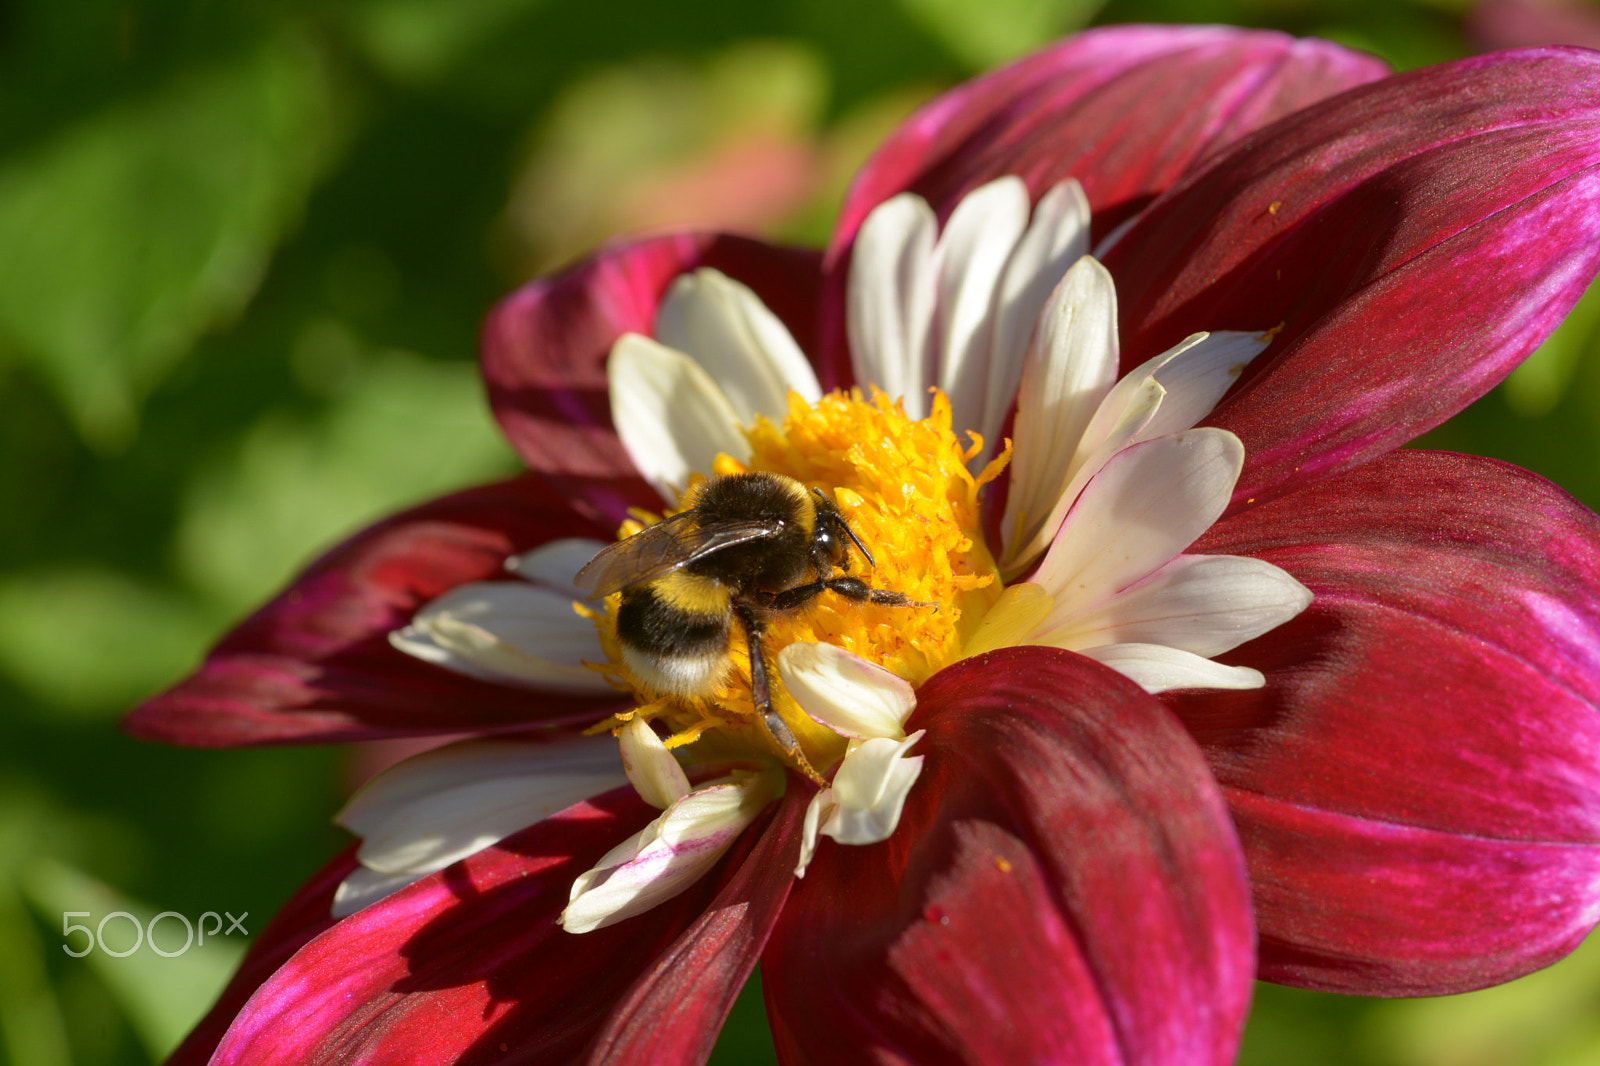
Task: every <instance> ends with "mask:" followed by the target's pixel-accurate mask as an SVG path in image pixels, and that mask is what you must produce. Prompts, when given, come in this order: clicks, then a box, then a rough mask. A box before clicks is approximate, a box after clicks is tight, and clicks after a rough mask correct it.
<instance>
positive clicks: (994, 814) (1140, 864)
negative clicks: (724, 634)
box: [762, 648, 1253, 1066]
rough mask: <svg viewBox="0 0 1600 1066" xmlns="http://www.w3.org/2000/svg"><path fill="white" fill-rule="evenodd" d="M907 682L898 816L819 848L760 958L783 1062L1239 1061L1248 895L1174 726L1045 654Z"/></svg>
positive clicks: (1099, 678) (994, 659) (1220, 818)
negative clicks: (857, 843)
mask: <svg viewBox="0 0 1600 1066" xmlns="http://www.w3.org/2000/svg"><path fill="white" fill-rule="evenodd" d="M918 696H919V706H918V710H917V712H916V713H915V714H913V715H912V718H911V721H910V723H909V725H911V726H912V727H915V728H925V729H926V730H927V734H926V735H925V736H924V737H923V738H922V740H921V741H920V742H919V743H918V746H917V751H918V752H919V753H920V755H921V756H922V757H923V758H924V759H925V762H924V764H923V770H922V775H921V777H920V778H919V780H918V781H917V783H916V785H915V786H914V787H913V788H912V789H911V791H910V794H909V796H908V797H907V799H906V805H905V808H904V811H903V812H902V815H901V820H900V825H899V828H898V829H897V830H896V832H895V833H894V835H893V836H891V837H890V838H889V839H888V840H886V841H885V842H883V843H881V844H875V845H868V846H864V847H843V846H840V845H837V844H835V843H834V842H832V841H828V840H824V841H822V842H821V844H820V845H819V846H818V848H817V852H816V855H815V857H814V859H813V861H812V864H811V867H810V869H809V871H808V872H807V874H806V877H805V879H804V880H803V881H800V882H798V883H797V885H796V886H795V889H794V891H793V893H792V895H791V897H790V901H789V905H788V907H787V908H786V909H785V911H784V914H783V917H782V919H781V920H780V921H779V923H778V926H777V928H776V929H775V930H774V933H773V940H772V944H771V945H770V947H769V948H768V950H767V953H766V955H765V956H764V957H763V960H762V973H763V977H764V980H765V983H766V994H767V1005H768V1011H769V1014H770V1015H771V1017H772V1019H773V1029H774V1033H775V1036H776V1039H777V1043H778V1047H779V1053H780V1055H781V1056H782V1057H783V1060H784V1061H785V1062H790V1063H828V1064H834V1063H841V1064H848V1063H866V1062H873V1063H884V1062H894V1063H909V1062H919V1063H920V1062H950V1061H961V1062H1040V1061H1052V1062H1076V1063H1089V1064H1093V1063H1106V1064H1111V1063H1116V1064H1118V1066H1126V1064H1146V1066H1156V1064H1160V1066H1183V1064H1189V1063H1206V1064H1212V1063H1216V1064H1221V1063H1227V1062H1231V1061H1232V1060H1233V1054H1234V1052H1235V1050H1236V1049H1237V1043H1238V1036H1239V1029H1240V1026H1241V1024H1242V1021H1243V1017H1244V1012H1245V1009H1246V1007H1247V1005H1248V1002H1249V998H1250V984H1251V979H1252V976H1253V972H1252V966H1253V961H1252V960H1253V932H1252V927H1251V922H1250V911H1249V907H1248V905H1247V902H1246V897H1247V895H1248V886H1247V885H1246V883H1245V880H1244V871H1243V868H1242V864H1241V858H1240V855H1239V852H1238V845H1237V842H1236V840H1235V839H1234V835H1233V830H1232V827H1231V825H1230V824H1229V822H1228V819H1227V815H1226V813H1225V810H1224V807H1223V805H1222V802H1221V798H1220V796H1219V795H1218V794H1217V792H1216V789H1215V786H1214V785H1213V784H1212V782H1211V778H1210V774H1209V772H1208V771H1207V770H1206V768H1205V765H1204V760H1203V759H1202V757H1201V755H1200V752H1199V750H1198V749H1197V748H1196V747H1195V746H1194V744H1193V742H1192V741H1191V740H1190V739H1189V737H1187V736H1186V735H1185V734H1184V732H1183V730H1182V728H1181V727H1180V726H1179V724H1178V722H1177V721H1176V720H1175V719H1174V718H1172V717H1171V716H1170V715H1168V714H1166V713H1164V712H1163V710H1162V709H1161V707H1160V705H1159V704H1158V703H1157V701H1155V700H1153V699H1151V698H1150V697H1148V696H1146V695H1145V694H1144V693H1142V692H1140V691H1139V690H1138V689H1137V688H1135V687H1134V686H1133V685H1131V684H1130V683H1128V682H1126V681H1124V680H1122V679H1121V678H1119V677H1117V676H1116V675H1114V674H1112V673H1110V672H1109V671H1107V670H1104V669H1103V668H1100V667H1097V666H1095V665H1094V664H1092V663H1090V662H1088V661H1087V660H1084V659H1082V658H1080V657H1077V656H1074V655H1071V654H1068V653H1065V652H1059V651H1052V650H1045V649H1039V648H1011V649H1005V650H1003V651H998V652H993V653H989V654H986V655H982V656H978V657H975V658H972V659H967V660H964V661H962V662H960V663H958V664H956V665H955V666H953V667H950V668H948V669H946V670H944V671H942V672H940V673H939V674H937V675H935V676H934V677H933V678H932V679H931V680H930V681H929V682H928V683H927V684H925V685H924V686H923V687H922V689H921V691H920V692H919V694H918Z"/></svg>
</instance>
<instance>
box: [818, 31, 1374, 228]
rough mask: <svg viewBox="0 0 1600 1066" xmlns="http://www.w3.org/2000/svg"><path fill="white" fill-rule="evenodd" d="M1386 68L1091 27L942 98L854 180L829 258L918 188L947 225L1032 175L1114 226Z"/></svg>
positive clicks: (1284, 39)
mask: <svg viewBox="0 0 1600 1066" xmlns="http://www.w3.org/2000/svg"><path fill="white" fill-rule="evenodd" d="M1387 73H1388V67H1387V66H1386V65H1385V64H1384V63H1383V62H1382V61H1381V60H1378V59H1375V58H1373V57H1372V56H1367V55H1362V54H1360V53H1358V52H1352V51H1349V50H1348V49H1345V48H1341V47H1340V46H1338V45H1336V44H1332V43H1330V42H1328V41H1318V40H1296V39H1294V38H1292V37H1288V36H1286V35H1284V34H1281V33H1274V32H1270V31H1260V30H1237V29H1232V28H1229V27H1222V26H1108V27H1105V28H1103V29H1096V30H1089V31H1087V32H1085V33H1080V34H1078V35H1077V36H1075V37H1069V38H1067V39H1066V40H1064V41H1062V42H1060V43H1059V44H1056V45H1054V46H1052V47H1050V48H1046V49H1044V50H1042V51H1039V52H1035V53H1034V54H1032V55H1030V56H1027V57H1026V58H1024V59H1021V60H1018V61H1017V62H1015V63H1013V64H1011V65H1010V66H1007V67H1004V68H1002V69H1000V70H997V71H994V72H992V73H990V74H986V75H984V76H983V77H981V78H976V79H974V80H972V81H970V82H967V83H965V84H963V85H961V86H959V87H957V88H955V89H952V90H951V91H949V92H947V93H945V94H944V95H942V96H940V97H939V98H938V99H936V100H934V101H933V102H931V103H929V104H927V105H926V106H924V107H923V108H922V109H921V110H919V111H917V113H916V114H914V115H912V116H911V118H909V119H908V120H906V121H905V122H904V123H902V124H901V126H900V127H899V128H898V129H897V130H896V131H895V132H894V134H893V135H891V136H890V138H889V139H888V140H887V141H885V142H884V144H883V145H882V147H880V148H879V149H878V150H877V152H876V153H875V154H874V155H873V157H872V159H871V160H869V161H868V163H867V165H866V167H865V168H864V169H863V170H862V172H861V174H860V175H859V176H858V177H857V178H856V180H855V183H854V185H852V187H851V189H850V192H849V194H848V196H847V197H846V199H845V203H844V207H843V209H842V211H841V213H840V218H839V224H838V229H837V230H836V232H835V234H834V239H833V244H832V247H831V249H830V254H832V255H834V256H837V255H838V254H840V253H842V251H843V249H844V248H845V247H846V246H848V245H849V243H850V241H851V240H852V239H853V238H854V236H855V232H856V230H857V229H858V228H859V227H860V225H861V222H862V220H863V219H865V218H866V216H867V213H868V212H870V211H871V210H872V209H873V208H874V207H876V206H877V205H878V204H880V203H882V202H883V201H884V200H887V199H888V198H889V197H891V196H893V195H895V194H896V193H900V192H907V191H909V192H914V193H917V194H918V195H920V196H921V197H922V198H923V199H925V200H927V201H928V202H929V203H930V204H932V205H933V206H934V208H935V210H936V211H937V212H938V214H939V216H940V217H941V218H943V217H945V216H947V215H949V213H950V211H951V210H952V209H953V208H954V207H955V205H956V203H957V202H959V201H960V199H961V198H962V197H963V196H964V195H966V194H967V193H969V192H971V191H972V190H973V189H975V188H977V187H978V186H980V185H982V184H984V183H985V182H988V181H991V180H993V179H995V178H997V177H1000V176H1001V175H1003V174H1017V175H1020V176H1022V177H1023V178H1024V179H1025V180H1026V181H1027V182H1028V186H1029V188H1030V189H1031V190H1032V191H1033V194H1034V197H1035V198H1037V197H1038V196H1039V195H1040V194H1042V193H1043V192H1044V191H1045V190H1046V189H1048V188H1050V187H1051V186H1052V185H1054V184H1056V183H1057V182H1059V181H1061V180H1062V179H1063V178H1067V177H1075V178H1077V179H1078V181H1079V182H1081V183H1082V184H1083V187H1084V191H1085V192H1086V193H1087V194H1088V196H1089V203H1090V206H1091V207H1092V208H1093V209H1094V213H1095V225H1096V228H1097V230H1098V231H1099V232H1102V233H1103V232H1105V231H1106V230H1109V229H1110V228H1112V227H1113V226H1115V225H1116V224H1117V223H1119V222H1121V221H1122V220H1123V219H1124V218H1126V217H1128V216H1129V215H1131V214H1132V213H1133V212H1134V211H1135V210H1137V209H1138V208H1139V207H1140V206H1142V205H1143V204H1144V203H1145V202H1147V201H1148V200H1149V199H1150V198H1151V197H1153V196H1155V195H1156V194H1157V193H1159V192H1161V191H1162V190H1164V189H1166V188H1167V187H1168V186H1170V185H1171V184H1172V183H1173V182H1175V181H1176V180H1177V179H1178V178H1179V176H1181V175H1182V174H1183V173H1184V172H1185V171H1187V170H1188V169H1189V168H1190V167H1191V166H1193V165H1194V163H1195V161H1196V160H1197V159H1201V158H1203V157H1205V156H1207V155H1209V154H1211V153H1213V152H1215V151H1217V150H1218V149H1219V148H1221V147H1223V146H1225V145H1227V144H1228V143H1230V142H1231V141H1234V140H1237V139H1238V138H1239V137H1241V136H1243V135H1244V134H1245V133H1248V132H1249V131H1250V130H1253V129H1256V128H1257V127H1260V126H1264V125H1266V124H1267V123H1269V122H1272V121H1274V120H1276V119H1278V118H1281V117H1282V116H1284V115H1287V114H1289V113H1291V112H1293V111H1296V110H1298V109H1300V108H1302V107H1304V106H1306V105H1307V104H1309V103H1312V102H1313V101H1316V100H1320V99H1322V98H1324V97H1326V96H1331V95H1333V94H1334V93H1337V92H1340V91H1342V90H1344V89H1347V88H1349V87H1350V86H1352V85H1359V84H1361V83H1363V82H1368V81H1372V80H1374V79H1376V78H1381V77H1383V76H1384V75H1385V74H1387Z"/></svg>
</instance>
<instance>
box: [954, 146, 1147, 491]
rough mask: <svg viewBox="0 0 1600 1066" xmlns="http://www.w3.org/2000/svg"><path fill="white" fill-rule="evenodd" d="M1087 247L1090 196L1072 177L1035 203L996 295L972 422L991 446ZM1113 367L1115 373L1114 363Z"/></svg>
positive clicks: (991, 446) (994, 443)
mask: <svg viewBox="0 0 1600 1066" xmlns="http://www.w3.org/2000/svg"><path fill="white" fill-rule="evenodd" d="M1088 250H1089V201H1088V198H1087V197H1085V196H1084V194H1083V186H1081V185H1079V184H1078V182H1077V180H1076V179H1074V178H1068V179H1067V180H1066V181H1063V182H1061V183H1059V184H1058V185H1056V186H1055V187H1054V188H1052V189H1051V190H1050V191H1049V192H1047V193H1045V194H1044V196H1042V197H1040V199H1039V203H1038V204H1037V205H1035V207H1034V209H1033V218H1032V219H1031V220H1030V221H1029V223H1028V229H1027V232H1025V233H1024V234H1023V235H1022V239H1021V240H1019V241H1018V242H1017V246H1016V248H1015V249H1014V250H1013V251H1012V253H1011V258H1010V260H1009V261H1007V263H1006V269H1005V274H1004V275H1003V276H1002V277H1001V279H1000V289H999V291H998V292H997V293H996V295H995V314H994V320H993V323H992V326H991V329H990V333H991V337H992V339H991V341H990V344H989V374H988V385H987V389H986V394H985V397H984V404H983V415H982V418H981V419H980V420H979V422H978V424H977V425H976V426H975V427H973V428H975V429H977V430H978V432H979V433H981V434H983V439H984V440H985V441H986V442H987V443H988V444H989V445H990V450H991V451H992V450H993V446H994V445H996V444H998V443H999V442H998V440H997V439H996V438H997V437H998V436H999V434H1000V427H1001V425H1002V424H1003V423H1004V422H1005V417H1006V412H1007V411H1008V410H1009V409H1010V407H1011V401H1012V399H1014V398H1016V397H1017V395H1018V393H1017V385H1018V382H1019V380H1020V378H1021V376H1022V372H1023V370H1022V367H1023V362H1024V360H1025V358H1026V356H1027V354H1028V346H1029V340H1030V339H1031V338H1032V337H1033V333H1034V328H1035V326H1036V325H1037V324H1038V323H1039V319H1040V314H1041V312H1042V311H1043V310H1044V308H1045V305H1046V304H1047V303H1048V302H1049V301H1050V294H1051V293H1052V292H1053V291H1055V289H1056V286H1057V285H1058V284H1060V282H1061V279H1062V278H1063V276H1065V274H1066V273H1067V269H1068V268H1069V267H1070V266H1072V264H1073V263H1075V262H1077V261H1078V260H1079V259H1080V258H1082V257H1083V256H1084V254H1085V253H1087V252H1088ZM1111 373H1112V374H1113V375H1115V373H1116V367H1115V365H1113V366H1112V368H1111ZM1107 384H1108V385H1109V384H1110V380H1109V379H1108V380H1107ZM1013 476H1015V475H1013ZM1013 484H1015V482H1013Z"/></svg>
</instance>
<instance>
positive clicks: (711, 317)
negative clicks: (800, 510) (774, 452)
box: [656, 267, 822, 425]
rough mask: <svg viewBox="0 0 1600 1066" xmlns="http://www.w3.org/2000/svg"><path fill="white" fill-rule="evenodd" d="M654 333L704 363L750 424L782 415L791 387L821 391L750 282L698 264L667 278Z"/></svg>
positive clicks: (806, 393)
mask: <svg viewBox="0 0 1600 1066" xmlns="http://www.w3.org/2000/svg"><path fill="white" fill-rule="evenodd" d="M656 339H657V340H659V341H660V342H661V343H662V344H665V345H666V346H667V347H669V348H675V349H677V350H678V351H680V352H683V353H684V354H686V355H688V356H689V357H690V358H691V359H693V360H694V361H695V362H697V363H699V364H700V365H701V367H703V368H704V369H705V371H706V373H707V374H709V375H710V376H711V379H712V380H713V381H715V382H716V383H717V384H718V385H720V386H721V387H722V391H723V393H724V394H726V395H727V397H728V399H729V400H730V401H731V402H732V403H733V407H734V410H736V411H737V412H738V413H739V422H740V424H742V425H749V424H750V423H751V422H754V421H755V417H756V415H766V416H767V417H768V418H772V419H781V418H782V417H783V415H784V412H785V411H786V410H787V409H788V395H789V390H790V389H793V390H794V391H795V392H797V393H799V394H800V395H801V396H802V397H804V398H805V399H806V400H807V401H808V402H815V401H817V400H818V399H821V397H822V389H821V387H819V386H818V385H817V375H816V373H815V372H814V371H812V369H811V364H810V363H809V362H807V361H806V357H805V356H804V355H803V354H801V352H800V346H799V345H797V344H796V343H795V342H794V338H793V337H792V336H790V334H789V329H788V327H787V326H785V325H784V324H783V322H782V321H781V320H780V319H779V318H778V316H777V315H775V314H773V313H772V312H771V311H769V310H768V309H767V305H766V304H764V303H762V302H761V298H760V297H759V296H757V295H756V294H755V293H753V292H751V291H750V289H749V288H748V287H746V286H745V285H742V284H740V283H739V282H737V281H734V280H733V279H732V278H730V277H728V276H727V275H726V274H724V273H722V272H721V271H720V270H713V269H711V268H710V267H702V268H701V269H699V270H697V271H695V272H694V273H693V274H685V275H683V276H682V277H680V278H678V279H677V280H676V281H674V282H673V283H672V287H671V288H670V289H668V290H667V296H666V299H664V300H663V301H662V302H661V308H660V310H658V311H657V312H656Z"/></svg>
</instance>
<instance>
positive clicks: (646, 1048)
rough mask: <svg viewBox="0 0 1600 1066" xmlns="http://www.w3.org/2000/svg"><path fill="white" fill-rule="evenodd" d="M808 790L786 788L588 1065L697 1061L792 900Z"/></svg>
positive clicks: (631, 995)
mask: <svg viewBox="0 0 1600 1066" xmlns="http://www.w3.org/2000/svg"><path fill="white" fill-rule="evenodd" d="M810 795H811V794H810V793H809V792H807V791H806V790H804V789H794V788H791V789H790V791H789V793H788V795H786V796H785V797H784V799H783V801H782V804H781V805H780V806H779V808H778V812H777V815H776V816H775V817H774V819H773V821H772V823H771V825H770V826H768V828H767V830H766V831H765V832H764V833H763V834H762V835H761V839H760V841H759V842H758V843H757V844H756V846H755V847H754V848H752V849H751V851H750V854H749V857H748V858H746V859H745V860H744V861H743V862H741V863H739V864H738V865H737V867H735V868H734V869H733V872H732V874H731V875H730V876H729V877H728V879H727V881H726V883H725V884H724V886H723V888H722V891H721V892H719V893H718V895H717V898H716V899H715V900H713V901H712V903H711V905H710V906H709V907H707V908H706V910H705V913H703V914H702V915H700V917H699V918H698V919H696V921H695V922H694V923H693V924H692V925H690V926H689V928H688V929H686V930H685V931H684V933H683V935H682V936H680V937H679V938H678V940H677V942H676V943H675V944H673V945H672V947H671V948H669V949H668V950H667V951H666V952H664V953H663V954H662V955H661V956H660V957H658V958H657V959H656V961H655V963H654V964H653V966H652V967H651V969H650V970H648V971H647V972H645V973H644V974H643V975H642V976H640V978H639V980H638V981H637V982H636V983H635V984H634V986H633V987H632V988H631V989H629V991H628V993H627V995H626V996H624V997H623V999H622V1001H621V1002H620V1003H618V1005H617V1006H616V1008H615V1009H614V1010H613V1011H612V1012H611V1016H610V1017H609V1018H608V1019H607V1021H606V1025H605V1027H604V1029H602V1030H601V1032H600V1035H599V1036H598V1037H596V1038H595V1041H594V1043H593V1044H591V1045H590V1048H589V1056H590V1061H593V1062H617V1063H624V1062H650V1063H675V1062H682V1063H698V1062H704V1061H705V1060H706V1059H707V1058H708V1057H710V1055H711V1049H712V1047H713V1045H715V1044H716V1040H717V1033H718V1031H719V1030H720V1029H721V1028H722V1023H723V1021H724V1020H726V1018H727V1017H728V1011H729V1010H731V1009H732V1008H733V1001H734V998H735V997H736V996H737V995H738V993H739V989H740V988H741V987H743V985H744V982H745V979H746V978H747V977H749V976H750V971H751V970H753V969H754V968H755V965H756V960H757V959H758V958H759V957H760V955H761V949H762V948H764V947H765V946H766V943H767V937H768V936H769V935H770V934H771V932H772V926H773V923H775V922H776V921H777V920H778V915H779V913H780V912H781V911H782V909H783V905H784V901H785V900H787V899H788V898H789V888H790V886H791V885H793V884H794V866H795V862H796V861H797V860H798V859H799V857H800V823H801V822H802V821H803V820H804V818H805V813H806V803H807V801H808V800H809V799H810Z"/></svg>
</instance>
